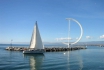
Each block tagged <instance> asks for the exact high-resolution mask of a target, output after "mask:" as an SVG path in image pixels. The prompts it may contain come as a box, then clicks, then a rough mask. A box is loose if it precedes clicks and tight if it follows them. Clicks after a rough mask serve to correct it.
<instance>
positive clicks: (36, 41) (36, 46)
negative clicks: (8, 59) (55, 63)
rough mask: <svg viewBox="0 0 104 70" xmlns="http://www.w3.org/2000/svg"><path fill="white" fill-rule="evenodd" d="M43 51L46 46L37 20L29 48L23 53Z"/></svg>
mask: <svg viewBox="0 0 104 70" xmlns="http://www.w3.org/2000/svg"><path fill="white" fill-rule="evenodd" d="M43 52H44V46H43V43H42V39H41V36H40V33H39V30H38V25H37V22H36V25H35V26H34V29H33V33H32V37H31V41H30V46H29V50H25V51H23V53H43Z"/></svg>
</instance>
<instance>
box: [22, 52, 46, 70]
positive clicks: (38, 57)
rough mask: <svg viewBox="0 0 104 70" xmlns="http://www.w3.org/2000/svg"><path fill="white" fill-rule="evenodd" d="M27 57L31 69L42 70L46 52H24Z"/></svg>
mask: <svg viewBox="0 0 104 70" xmlns="http://www.w3.org/2000/svg"><path fill="white" fill-rule="evenodd" d="M24 57H25V58H29V65H30V70H40V69H41V65H42V62H43V60H44V54H24Z"/></svg>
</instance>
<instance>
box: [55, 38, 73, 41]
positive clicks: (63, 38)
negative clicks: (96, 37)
mask: <svg viewBox="0 0 104 70" xmlns="http://www.w3.org/2000/svg"><path fill="white" fill-rule="evenodd" d="M68 39H69V40H72V38H56V40H57V41H59V40H60V41H61V40H68Z"/></svg>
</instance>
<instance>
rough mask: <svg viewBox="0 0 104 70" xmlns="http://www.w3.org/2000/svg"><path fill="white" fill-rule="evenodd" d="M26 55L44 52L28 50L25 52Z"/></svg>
mask: <svg viewBox="0 0 104 70" xmlns="http://www.w3.org/2000/svg"><path fill="white" fill-rule="evenodd" d="M23 53H24V54H43V53H44V51H43V50H26V51H23Z"/></svg>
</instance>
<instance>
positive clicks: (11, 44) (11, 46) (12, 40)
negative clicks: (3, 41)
mask: <svg viewBox="0 0 104 70" xmlns="http://www.w3.org/2000/svg"><path fill="white" fill-rule="evenodd" d="M12 41H13V40H12V39H11V47H12Z"/></svg>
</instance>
